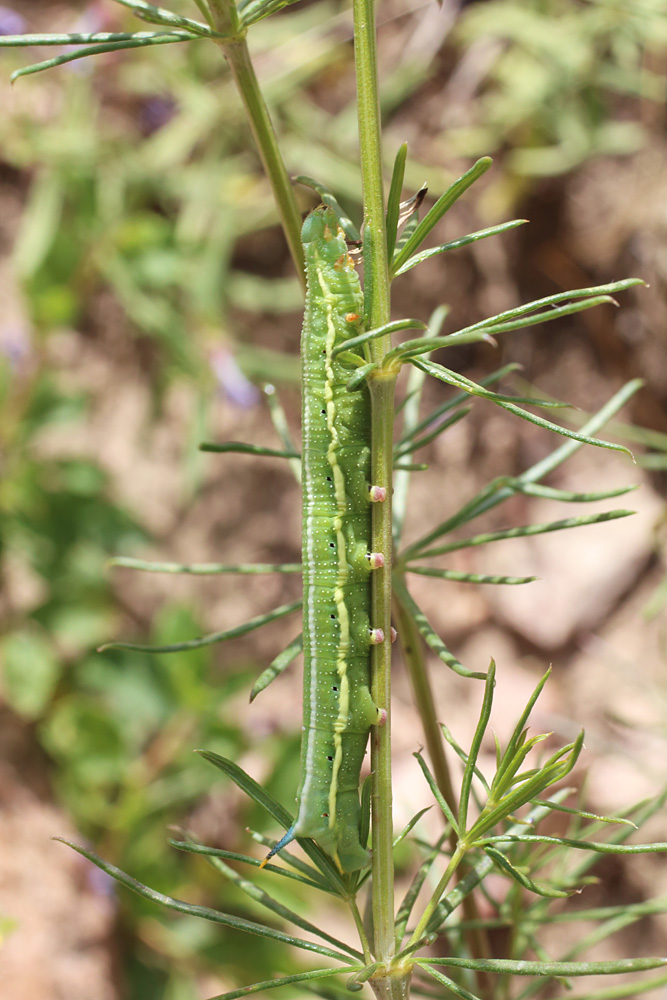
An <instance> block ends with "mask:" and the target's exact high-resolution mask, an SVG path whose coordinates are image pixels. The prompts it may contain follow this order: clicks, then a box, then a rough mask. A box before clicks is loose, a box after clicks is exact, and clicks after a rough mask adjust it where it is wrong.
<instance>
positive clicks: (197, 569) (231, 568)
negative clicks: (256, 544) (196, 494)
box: [108, 556, 301, 576]
mask: <svg viewBox="0 0 667 1000" xmlns="http://www.w3.org/2000/svg"><path fill="white" fill-rule="evenodd" d="M108 565H109V566H120V567H122V568H124V569H136V570H141V571H142V572H144V573H184V574H189V575H191V576H217V575H218V574H222V573H238V574H239V575H241V576H259V575H262V574H264V573H300V572H301V563H236V564H235V565H232V564H227V563H173V562H147V561H146V560H145V559H130V558H129V557H128V556H114V557H113V558H112V559H110V560H109V563H108Z"/></svg>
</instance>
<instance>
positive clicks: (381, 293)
mask: <svg viewBox="0 0 667 1000" xmlns="http://www.w3.org/2000/svg"><path fill="white" fill-rule="evenodd" d="M354 51H355V61H356V72H357V110H358V119H359V149H360V156H361V173H362V184H363V200H364V231H363V236H364V293H365V298H366V323H367V325H368V327H369V328H373V327H377V326H381V325H382V324H383V323H386V322H387V321H388V320H389V275H388V271H387V236H386V226H385V215H384V190H383V181H382V148H381V138H382V134H381V125H380V104H379V100H378V78H377V58H376V51H375V4H374V0H354ZM389 347H390V343H389V338H388V337H383V338H380V339H378V340H376V341H373V342H372V346H371V358H372V359H373V360H376V361H379V360H381V359H382V357H383V356H384V354H385V353H386V352H387V350H388V349H389ZM395 385H396V375H395V373H391V374H389V373H387V374H379V375H378V377H376V378H371V380H370V392H371V407H372V427H373V431H372V442H371V450H372V458H371V465H372V476H373V484H374V485H377V486H384V487H386V489H387V499H386V500H385V501H384V502H383V503H376V504H375V505H374V508H373V531H372V548H373V551H374V552H382V553H383V554H384V557H385V568H384V569H381V570H377V571H376V572H375V573H374V574H373V597H372V615H373V619H372V626H373V628H381V629H382V630H383V631H384V635H385V641H384V642H383V643H382V645H380V646H376V647H375V648H374V650H373V658H372V676H373V681H372V688H373V698H374V700H375V703H376V705H378V706H380V707H381V708H384V709H386V712H387V721H386V724H385V725H384V726H381V727H374V728H373V730H372V733H371V768H372V775H373V779H372V780H373V788H372V815H373V930H374V944H375V957H376V958H377V960H378V961H380V962H382V963H388V962H390V960H391V958H392V956H393V954H394V858H393V825H392V809H391V804H392V788H391V704H390V699H391V639H390V636H391V484H392V449H393V429H394V387H395Z"/></svg>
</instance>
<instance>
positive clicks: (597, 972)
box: [417, 956, 667, 977]
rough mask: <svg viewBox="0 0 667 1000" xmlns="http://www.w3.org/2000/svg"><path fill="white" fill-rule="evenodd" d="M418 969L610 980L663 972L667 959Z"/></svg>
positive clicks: (472, 961) (492, 961)
mask: <svg viewBox="0 0 667 1000" xmlns="http://www.w3.org/2000/svg"><path fill="white" fill-rule="evenodd" d="M417 961H418V963H419V965H421V966H422V967H423V968H426V966H427V965H444V966H448V967H449V968H452V969H480V970H481V971H483V972H497V973H500V974H501V975H509V976H566V977H570V976H609V975H618V974H621V973H624V972H641V971H643V970H648V969H660V968H662V967H664V966H665V965H667V958H619V959H612V960H611V961H608V962H523V961H516V960H514V959H512V958H458V957H457V958H455V957H453V956H452V957H451V958H448V957H445V958H419V959H418V960H417Z"/></svg>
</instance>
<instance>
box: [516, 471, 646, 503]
mask: <svg viewBox="0 0 667 1000" xmlns="http://www.w3.org/2000/svg"><path fill="white" fill-rule="evenodd" d="M511 482H512V484H513V485H514V486H515V487H516V491H517V493H523V495H524V496H527V497H541V498H542V499H543V500H560V501H562V502H563V503H595V501H596V500H611V499H613V498H614V497H622V496H624V495H625V494H626V493H632V492H633V491H634V490H637V489H639V485H638V484H636V483H633V484H631V485H629V486H618V487H616V489H614V490H597V491H595V490H591V491H590V492H589V493H576V492H575V491H574V490H559V489H556V488H555V487H553V486H542V485H541V484H540V483H533V482H526V481H525V479H524V477H523V475H522V476H519V477H518V478H517V479H516V480H511Z"/></svg>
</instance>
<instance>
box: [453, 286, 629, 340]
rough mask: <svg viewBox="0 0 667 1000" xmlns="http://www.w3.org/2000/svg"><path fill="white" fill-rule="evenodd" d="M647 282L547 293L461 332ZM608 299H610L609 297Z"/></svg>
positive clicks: (607, 294)
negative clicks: (542, 296)
mask: <svg viewBox="0 0 667 1000" xmlns="http://www.w3.org/2000/svg"><path fill="white" fill-rule="evenodd" d="M644 284H645V282H644V281H642V280H641V278H625V279H623V281H613V282H611V283H610V284H607V285H594V286H593V287H591V288H574V289H570V291H567V292H557V293H556V294H555V295H547V296H545V297H544V298H541V299H534V300H533V301H532V302H526V303H524V304H523V305H520V306H515V307H514V308H513V309H506V310H505V311H504V312H501V313H497V314H496V315H495V316H491V317H489V318H487V319H482V320H480V321H479V322H478V323H474V324H473V325H472V326H468V327H465V328H464V330H461V331H460V332H461V333H463V332H466V333H467V332H468V331H469V330H475V329H477V328H478V327H481V326H487V327H488V326H500V325H502V324H503V323H505V322H506V321H507V320H513V319H518V318H520V317H522V316H527V315H528V314H529V313H534V312H539V311H540V310H547V309H548V307H558V306H560V304H561V303H563V302H565V303H567V302H573V301H575V300H576V299H591V298H595V297H597V296H607V297H608V296H613V295H616V294H617V293H618V292H625V291H627V289H628V288H634V287H635V286H637V285H644ZM607 301H609V299H608V298H607ZM545 314H546V315H548V313H545Z"/></svg>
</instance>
